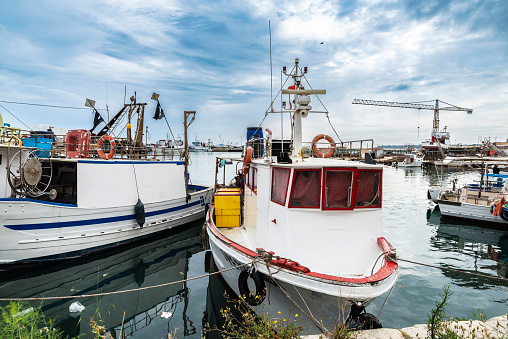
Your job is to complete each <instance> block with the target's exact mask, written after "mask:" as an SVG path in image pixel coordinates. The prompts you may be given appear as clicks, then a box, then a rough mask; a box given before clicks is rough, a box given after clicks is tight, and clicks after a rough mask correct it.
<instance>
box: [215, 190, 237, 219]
mask: <svg viewBox="0 0 508 339" xmlns="http://www.w3.org/2000/svg"><path fill="white" fill-rule="evenodd" d="M214 202H215V215H240V192H217V193H215V200H214Z"/></svg>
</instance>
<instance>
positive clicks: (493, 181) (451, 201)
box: [427, 160, 508, 230]
mask: <svg viewBox="0 0 508 339" xmlns="http://www.w3.org/2000/svg"><path fill="white" fill-rule="evenodd" d="M501 163H502V162H499V161H495V160H492V161H490V162H486V161H485V162H484V163H483V164H482V168H481V174H480V180H478V181H476V182H474V183H469V184H465V185H462V186H459V185H457V179H454V180H452V184H453V185H452V187H451V188H441V189H440V188H439V187H437V188H430V189H429V191H428V193H427V195H428V198H429V199H431V200H432V201H434V202H435V203H437V204H438V205H439V209H440V211H441V214H442V215H443V216H444V217H448V218H455V219H461V220H467V221H469V222H472V223H474V224H477V225H478V226H481V227H486V228H499V229H503V230H508V206H506V204H507V201H506V200H507V199H508V176H506V175H504V174H499V173H489V168H492V167H493V166H495V168H496V169H497V165H498V164H501ZM436 195H437V198H436Z"/></svg>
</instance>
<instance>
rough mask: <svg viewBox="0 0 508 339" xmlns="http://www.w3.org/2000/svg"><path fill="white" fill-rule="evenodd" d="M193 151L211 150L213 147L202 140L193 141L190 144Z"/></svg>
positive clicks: (190, 149)
mask: <svg viewBox="0 0 508 339" xmlns="http://www.w3.org/2000/svg"><path fill="white" fill-rule="evenodd" d="M189 151H191V152H211V151H212V148H211V147H210V146H208V145H206V144H205V143H204V142H201V141H193V142H191V143H190V144H189Z"/></svg>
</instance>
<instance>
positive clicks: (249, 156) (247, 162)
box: [242, 146, 254, 174]
mask: <svg viewBox="0 0 508 339" xmlns="http://www.w3.org/2000/svg"><path fill="white" fill-rule="evenodd" d="M253 152H254V149H253V148H252V147H251V146H249V147H247V150H245V156H244V157H243V170H242V172H243V174H247V172H248V171H249V165H250V162H251V160H252V153H253Z"/></svg>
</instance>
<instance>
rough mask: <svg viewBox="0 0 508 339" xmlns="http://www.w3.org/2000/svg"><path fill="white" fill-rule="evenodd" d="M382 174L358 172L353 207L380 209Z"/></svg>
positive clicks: (379, 172)
mask: <svg viewBox="0 0 508 339" xmlns="http://www.w3.org/2000/svg"><path fill="white" fill-rule="evenodd" d="M382 173H383V172H382V171H380V170H365V169H359V170H358V184H357V187H356V199H355V200H356V201H355V207H357V208H372V207H381V188H382V187H383V185H382V182H381V181H382V177H383V176H382Z"/></svg>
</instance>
